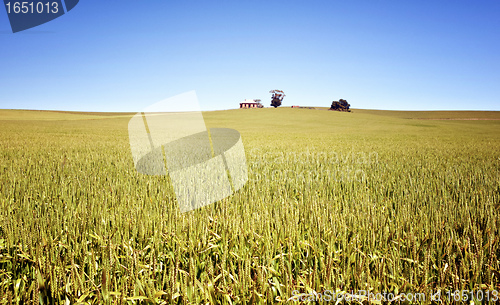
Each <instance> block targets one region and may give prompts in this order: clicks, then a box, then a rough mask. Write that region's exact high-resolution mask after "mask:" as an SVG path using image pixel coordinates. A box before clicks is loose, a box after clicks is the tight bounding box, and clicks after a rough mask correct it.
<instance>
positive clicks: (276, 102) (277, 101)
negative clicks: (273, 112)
mask: <svg viewBox="0 0 500 305" xmlns="http://www.w3.org/2000/svg"><path fill="white" fill-rule="evenodd" d="M269 93H272V94H273V95H272V96H271V106H273V107H274V108H276V107H279V106H281V102H282V101H283V98H284V97H285V93H284V92H283V91H282V90H271V91H269Z"/></svg>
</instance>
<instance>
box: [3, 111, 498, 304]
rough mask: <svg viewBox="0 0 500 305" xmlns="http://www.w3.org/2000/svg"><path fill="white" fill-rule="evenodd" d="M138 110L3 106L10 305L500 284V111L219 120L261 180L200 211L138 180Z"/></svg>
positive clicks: (257, 299)
mask: <svg viewBox="0 0 500 305" xmlns="http://www.w3.org/2000/svg"><path fill="white" fill-rule="evenodd" d="M131 116H132V115H131V114H127V113H107V114H104V113H74V112H51V111H24V110H0V130H1V132H0V304H38V303H40V304H272V303H292V304H299V303H309V302H310V301H312V302H322V301H321V300H319V301H318V300H313V299H304V298H300V297H298V296H300V295H302V296H303V295H309V296H310V295H313V294H315V293H318V294H321V293H323V292H325V291H327V290H330V291H334V292H337V293H339V294H348V293H350V292H352V291H358V290H365V291H370V292H373V293H381V292H393V293H395V294H398V293H425V294H427V295H429V294H431V293H433V292H435V291H438V290H442V291H443V293H444V292H446V291H462V290H468V291H483V292H484V293H486V292H488V293H490V292H491V293H493V292H494V291H500V241H499V235H500V234H499V233H500V232H499V230H500V120H499V119H500V113H498V112H390V111H375V110H357V109H355V110H353V112H351V113H339V112H332V111H325V110H320V109H290V108H277V109H270V108H265V109H241V110H240V109H238V110H226V111H213V112H204V113H203V116H204V118H205V121H206V124H207V126H208V127H210V128H218V127H227V128H233V129H236V130H238V131H239V132H240V133H241V136H242V141H243V144H244V147H245V152H246V158H247V166H248V172H249V181H248V182H247V184H246V185H245V186H244V187H243V188H242V189H240V190H239V191H237V192H235V193H234V194H233V195H232V196H230V197H228V198H226V199H224V200H222V201H219V202H216V203H214V204H211V205H209V206H206V207H203V208H201V209H198V210H194V211H190V212H187V213H180V212H179V208H178V206H177V203H176V198H175V194H174V191H173V189H172V186H171V183H170V181H169V177H168V176H146V175H141V174H138V173H137V171H136V170H135V168H134V164H133V161H132V156H131V152H130V146H129V139H128V133H127V124H128V120H129V119H130V117H131ZM323 301H324V300H323ZM448 301H449V300H447V299H444V300H443V302H444V303H447V302H448ZM343 302H348V301H345V300H344V301H343ZM360 302H362V303H364V304H367V303H377V302H378V301H376V300H375V301H370V300H361V301H360V300H356V301H352V302H351V303H360ZM474 302H476V303H477V304H479V299H476V300H475V301H474ZM348 303H349V302H348ZM378 303H380V302H378ZM383 303H398V301H397V300H396V301H393V302H383ZM423 303H430V300H426V301H425V302H423ZM490 303H494V301H492V300H490Z"/></svg>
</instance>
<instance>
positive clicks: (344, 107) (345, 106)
mask: <svg viewBox="0 0 500 305" xmlns="http://www.w3.org/2000/svg"><path fill="white" fill-rule="evenodd" d="M349 107H351V105H350V104H349V103H347V101H346V100H343V99H340V100H338V101H333V102H332V106H331V107H330V110H336V111H347V112H351V110H349Z"/></svg>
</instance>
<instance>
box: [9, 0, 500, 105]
mask: <svg viewBox="0 0 500 305" xmlns="http://www.w3.org/2000/svg"><path fill="white" fill-rule="evenodd" d="M272 89H281V90H284V91H285V93H286V95H287V96H286V97H285V100H284V106H290V105H306V106H307V105H311V106H329V105H330V104H331V102H332V101H333V100H338V99H339V98H344V99H347V100H348V102H349V103H351V106H352V107H354V108H369V109H402V110H420V109H422V110H427V109H428V110H438V109H450V110H454V109H457V110H461V109H475V110H500V1H499V0H493V1H488V0H480V1H473V0H466V1H463V0H452V1H445V0H440V1H435V0H433V1H420V0H419V1H416V0H404V1H403V0H397V1H396V0H395V1H384V0H349V1H347V0H342V1H334V0H328V1H316V0H311V1H272V0H267V1H260V0H231V1H220V0H202V1H196V0H189V1H182V0H176V1H168V0H165V1H163V0H143V1H137V0H135V1H132V0H121V1H96V0H82V1H80V3H79V4H78V5H77V6H76V7H75V8H74V9H73V10H72V11H70V12H68V13H67V14H66V15H64V16H62V17H60V18H58V19H55V20H54V21H51V22H49V23H46V24H44V25H41V26H38V27H36V28H33V29H30V30H27V31H24V32H19V33H16V34H12V32H11V29H10V25H9V23H8V18H7V13H6V11H5V10H4V9H3V7H0V108H17V109H58V110H81V111H136V110H140V109H142V108H143V107H145V106H147V105H149V104H152V103H155V102H157V101H159V100H162V99H164V98H167V97H170V96H173V95H176V94H179V93H183V92H186V91H190V90H196V92H197V95H198V98H199V101H200V104H201V105H202V108H203V109H207V110H209V109H228V108H236V107H238V103H239V102H241V101H243V100H244V99H247V98H260V99H262V100H263V102H264V104H265V105H266V106H269V103H270V94H269V93H268V92H269V90H272Z"/></svg>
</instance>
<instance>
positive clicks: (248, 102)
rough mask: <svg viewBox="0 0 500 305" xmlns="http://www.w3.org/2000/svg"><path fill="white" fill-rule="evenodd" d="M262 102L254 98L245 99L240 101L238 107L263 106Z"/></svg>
mask: <svg viewBox="0 0 500 305" xmlns="http://www.w3.org/2000/svg"><path fill="white" fill-rule="evenodd" d="M263 107H264V106H262V104H261V103H260V102H258V101H256V100H252V99H246V100H245V101H244V102H242V103H240V108H263Z"/></svg>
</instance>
